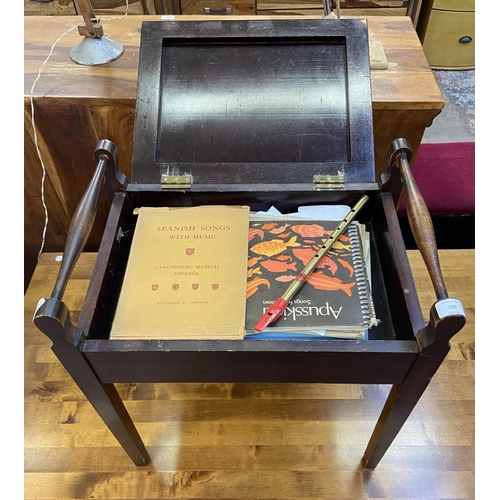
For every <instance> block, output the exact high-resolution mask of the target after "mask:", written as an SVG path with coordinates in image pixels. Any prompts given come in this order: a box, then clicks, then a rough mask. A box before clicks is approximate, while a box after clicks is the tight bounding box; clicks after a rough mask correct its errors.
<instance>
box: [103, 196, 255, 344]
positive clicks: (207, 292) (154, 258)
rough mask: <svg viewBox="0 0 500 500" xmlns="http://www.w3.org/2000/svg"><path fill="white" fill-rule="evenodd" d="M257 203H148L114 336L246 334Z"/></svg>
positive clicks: (238, 336) (230, 336)
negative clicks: (252, 216)
mask: <svg viewBox="0 0 500 500" xmlns="http://www.w3.org/2000/svg"><path fill="white" fill-rule="evenodd" d="M248 224H249V207H245V206H209V205H205V206H200V207H187V208H168V207H160V208H157V207H142V208H140V209H138V219H137V223H136V227H135V231H134V236H133V240H132V246H131V249H130V256H129V260H128V263H127V267H126V270H125V276H124V280H123V285H122V289H121V292H120V297H119V299H118V305H117V310H116V313H115V318H114V321H113V325H112V328H111V334H110V339H154V340H156V339H192V340H194V339H241V338H243V337H244V335H245V284H246V270H247V269H246V264H247V262H246V256H247V250H248V241H247V234H248Z"/></svg>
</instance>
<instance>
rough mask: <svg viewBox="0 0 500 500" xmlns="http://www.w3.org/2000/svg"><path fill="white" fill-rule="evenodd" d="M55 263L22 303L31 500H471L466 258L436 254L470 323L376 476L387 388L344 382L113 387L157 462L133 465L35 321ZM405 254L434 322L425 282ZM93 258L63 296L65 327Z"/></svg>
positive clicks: (41, 269) (413, 258) (469, 271)
mask: <svg viewBox="0 0 500 500" xmlns="http://www.w3.org/2000/svg"><path fill="white" fill-rule="evenodd" d="M57 255H58V254H56V253H46V254H44V255H42V257H41V260H40V262H39V264H38V266H37V268H36V270H35V273H34V275H33V279H32V281H31V284H30V286H29V288H28V290H27V293H26V295H25V349H24V358H25V363H24V367H25V368H24V372H25V383H24V391H25V400H24V401H25V404H24V463H25V466H24V498H25V499H26V500H29V499H36V500H39V499H40V498H51V499H53V500H55V499H65V500H68V499H81V498H114V499H123V500H125V499H129V500H131V499H143V498H166V496H168V497H169V498H170V497H175V498H195V497H196V498H242V497H246V498H248V497H252V498H271V497H272V498H278V497H279V498H313V497H314V498H332V499H333V498H375V497H376V498H387V499H388V498H392V499H394V498H474V490H475V479H474V478H475V453H474V450H475V439H474V436H475V428H474V416H475V415H474V412H475V392H474V366H475V365H474V293H475V292H474V283H475V281H474V256H475V252H474V250H442V251H440V252H439V255H440V259H441V264H442V268H443V274H444V277H445V280H446V284H447V287H448V291H449V293H450V295H451V296H454V297H457V298H459V299H460V300H461V301H462V304H463V306H464V309H465V313H466V315H467V324H466V326H465V327H464V328H463V330H462V331H460V332H459V333H458V334H457V335H455V337H453V338H452V340H451V342H450V344H451V351H450V352H449V354H448V356H447V357H446V359H445V360H444V362H443V364H442V365H441V367H440V368H439V370H438V372H437V373H436V375H435V376H434V377H433V379H432V381H431V383H430V385H429V387H428V388H427V390H426V392H425V393H424V395H423V397H422V399H421V400H420V401H419V403H418V405H417V407H416V408H415V409H414V411H413V413H412V415H410V417H409V419H408V421H407V422H406V424H405V425H404V427H403V429H402V430H401V432H400V433H399V435H398V437H397V439H396V441H395V442H394V443H393V444H392V446H391V447H390V448H389V450H388V451H387V453H386V455H385V456H384V458H383V459H382V461H381V462H380V464H379V465H378V467H377V469H376V471H375V472H374V473H371V472H367V471H363V470H362V469H361V468H360V466H359V461H360V458H361V456H362V454H363V451H364V449H365V447H366V444H367V440H368V438H369V436H370V434H371V432H372V430H373V427H374V425H375V422H376V419H377V418H378V415H379V413H380V410H381V408H382V406H383V402H384V400H385V398H386V397H387V392H388V390H389V387H387V386H380V385H349V384H343V385H338V384H181V383H179V384H177V383H172V384H117V389H118V391H119V393H120V395H121V397H122V399H123V400H124V403H125V405H126V406H127V409H128V410H129V412H130V413H131V416H132V419H133V420H134V422H136V424H137V426H138V430H139V432H140V434H141V436H142V437H143V439H144V442H145V444H146V447H147V448H148V451H149V453H150V455H151V458H152V464H151V465H149V466H147V467H144V468H137V467H135V466H134V464H133V463H132V462H131V460H130V459H129V458H128V456H126V454H125V452H124V451H123V450H122V449H121V447H120V446H119V445H118V443H117V441H116V440H115V439H114V437H113V436H112V434H111V432H109V430H108V429H107V428H106V427H105V425H104V423H103V422H102V421H101V419H100V418H99V416H98V415H97V413H96V412H95V411H94V409H93V408H92V407H91V405H90V403H88V401H87V400H86V399H85V396H84V395H83V394H82V393H81V391H80V390H79V389H78V387H77V386H76V384H75V383H74V382H73V380H72V379H71V378H70V377H69V375H68V373H67V372H66V370H65V369H64V367H63V366H62V365H61V363H60V362H59V361H58V360H57V358H56V357H55V356H54V354H53V353H52V351H51V350H50V341H49V339H47V338H46V337H45V336H44V335H43V334H42V333H40V332H39V331H38V330H37V329H36V328H35V327H34V326H33V325H32V317H33V312H34V309H35V307H36V304H37V302H38V300H39V299H40V298H41V297H47V296H48V295H49V294H50V293H51V289H52V286H53V283H54V280H55V277H56V274H57V271H58V269H59V263H58V262H57V261H56V260H55V257H56V256H57ZM408 255H409V259H410V264H411V266H412V270H413V275H414V279H415V283H416V286H417V291H418V293H419V297H420V301H421V305H422V310H423V312H424V318H428V315H429V312H428V311H429V307H430V305H431V304H432V302H433V301H434V297H433V292H432V285H431V283H430V280H429V278H428V275H427V271H426V270H425V266H424V264H423V261H422V259H421V257H420V254H419V253H418V252H417V251H409V252H408ZM95 257H96V254H94V253H84V254H83V255H82V257H81V258H80V261H79V262H78V264H77V266H76V268H75V271H74V273H73V276H72V279H71V280H70V283H69V285H68V288H67V291H66V294H65V296H64V301H65V303H66V304H67V305H68V307H69V308H70V310H71V311H72V316H73V321H75V319H76V318H75V316H76V314H78V311H79V308H80V306H81V304H82V302H83V298H84V295H85V289H86V287H87V284H88V280H89V278H90V275H91V272H92V267H93V263H94V260H95ZM299 369H300V367H299Z"/></svg>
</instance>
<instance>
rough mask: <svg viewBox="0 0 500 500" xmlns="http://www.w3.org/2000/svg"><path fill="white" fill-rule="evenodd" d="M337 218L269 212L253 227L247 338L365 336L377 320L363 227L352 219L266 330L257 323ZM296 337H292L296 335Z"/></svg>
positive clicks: (249, 271) (250, 241) (333, 225)
mask: <svg viewBox="0 0 500 500" xmlns="http://www.w3.org/2000/svg"><path fill="white" fill-rule="evenodd" d="M337 225H338V222H336V221H327V220H305V219H297V218H293V217H290V218H283V217H277V218H275V219H274V220H273V219H272V218H269V217H265V218H263V219H262V220H258V218H257V220H251V221H250V228H249V247H248V272H247V301H246V319H245V327H246V333H247V338H252V337H254V338H259V337H262V338H268V337H272V336H273V335H276V333H277V332H283V333H285V334H286V335H288V336H290V334H293V333H296V334H297V336H299V335H300V336H303V335H304V334H305V335H308V336H321V337H337V338H363V337H365V336H366V332H367V330H368V329H369V328H371V327H372V326H374V325H376V324H377V323H378V321H377V319H376V314H375V309H374V306H373V300H372V295H371V287H370V280H369V276H368V271H367V262H366V258H365V252H364V248H363V241H364V240H363V239H362V236H361V233H360V231H361V229H362V226H361V225H360V224H359V223H357V222H352V223H351V224H350V225H349V227H348V228H347V230H346V231H345V233H344V234H343V235H342V236H341V237H340V238H339V240H338V241H337V242H336V243H335V244H334V245H333V247H332V249H331V250H330V251H329V252H328V254H327V255H326V256H325V257H323V258H322V259H321V260H320V261H319V263H318V265H317V267H316V268H315V269H314V271H313V272H312V273H311V274H310V275H309V276H308V278H307V280H306V282H305V283H304V285H303V286H302V287H301V289H300V290H299V292H298V293H297V294H296V295H295V297H294V298H293V300H292V301H291V302H290V304H289V305H288V307H287V308H286V310H285V312H284V314H283V315H282V316H281V317H280V318H279V319H278V320H277V321H275V322H274V323H272V324H271V325H269V326H268V327H267V328H266V331H265V332H264V333H263V334H259V333H257V332H256V331H255V330H254V326H255V324H256V323H257V321H258V320H259V318H260V317H261V316H262V314H263V313H264V311H265V310H266V309H267V308H268V307H269V305H270V304H272V303H273V302H274V300H276V299H277V298H278V297H280V296H281V295H282V294H283V293H284V291H285V290H286V289H287V287H288V285H289V283H290V281H292V280H293V279H294V277H295V276H296V275H297V273H298V272H300V271H301V269H302V268H303V267H304V265H306V264H307V263H308V262H309V261H310V259H311V258H312V257H313V256H314V255H315V254H316V252H317V251H318V250H319V249H320V248H321V246H322V245H323V244H324V242H325V241H326V240H327V239H328V237H329V235H330V234H331V233H332V232H333V231H334V230H335V228H336V227H337ZM292 338H293V336H292Z"/></svg>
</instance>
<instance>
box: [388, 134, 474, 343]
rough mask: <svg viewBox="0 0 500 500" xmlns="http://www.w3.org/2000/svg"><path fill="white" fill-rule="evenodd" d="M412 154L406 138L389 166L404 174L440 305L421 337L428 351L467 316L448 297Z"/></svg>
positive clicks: (396, 145)
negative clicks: (412, 168) (429, 347)
mask: <svg viewBox="0 0 500 500" xmlns="http://www.w3.org/2000/svg"><path fill="white" fill-rule="evenodd" d="M412 155H413V152H412V148H411V145H410V143H409V142H408V141H407V140H406V139H403V138H400V139H396V140H395V141H393V142H392V143H391V145H390V146H389V150H388V163H389V167H390V168H393V167H397V168H398V169H399V171H400V175H401V182H402V184H403V191H404V193H405V196H406V208H407V212H408V220H409V223H410V229H411V232H412V234H413V238H414V239H415V242H416V244H417V247H418V249H419V250H420V253H421V254H422V258H423V260H424V263H425V265H426V267H427V270H428V272H429V275H430V278H431V281H432V285H433V287H434V292H435V294H436V298H437V302H435V303H434V305H433V306H432V307H431V314H430V321H429V324H428V325H427V326H426V327H425V328H424V329H423V330H422V331H421V332H419V334H418V335H417V340H418V342H419V344H420V346H421V348H425V347H428V346H429V345H431V344H432V343H433V342H434V340H436V339H438V338H439V339H443V340H446V341H449V339H450V338H451V337H452V336H453V335H455V334H456V333H458V332H459V331H460V330H461V329H462V327H463V326H464V325H465V313H464V309H463V307H462V304H461V302H460V301H459V300H458V299H456V298H450V297H448V292H447V290H446V285H445V282H444V278H443V274H442V272H441V266H440V263H439V255H438V249H437V244H436V236H435V234H434V228H433V224H432V219H431V216H430V213H429V210H428V209H427V205H426V203H425V200H424V199H423V197H422V195H421V193H420V190H419V189H418V186H417V184H416V182H415V179H414V178H413V175H412V172H411V169H410V160H411V158H412ZM438 330H439V332H440V333H439V334H438V333H437V331H438ZM441 332H442V333H441Z"/></svg>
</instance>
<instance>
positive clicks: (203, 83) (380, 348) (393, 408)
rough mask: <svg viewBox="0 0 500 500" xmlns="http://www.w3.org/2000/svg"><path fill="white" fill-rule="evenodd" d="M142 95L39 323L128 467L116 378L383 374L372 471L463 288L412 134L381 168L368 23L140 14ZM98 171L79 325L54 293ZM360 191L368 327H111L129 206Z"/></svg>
mask: <svg viewBox="0 0 500 500" xmlns="http://www.w3.org/2000/svg"><path fill="white" fill-rule="evenodd" d="M216 60H219V61H220V60H223V61H224V64H219V65H214V64H213V61H216ZM270 96H274V99H273V100H272V101H271V100H270V99H269V98H270ZM137 97H138V98H137V106H136V119H135V130H134V154H133V163H132V174H131V180H130V182H128V180H127V179H126V177H125V176H124V175H123V173H122V172H121V171H120V169H119V165H118V151H117V148H116V146H115V144H114V143H112V142H111V141H109V140H106V139H103V140H100V141H99V142H98V144H97V147H96V149H95V153H94V157H95V160H96V163H97V166H96V170H95V173H94V176H93V178H92V180H91V182H90V184H89V187H88V188H87V191H86V192H85V193H84V195H83V197H82V199H81V202H80V204H79V206H78V207H77V210H76V212H75V214H74V216H73V220H72V223H71V226H70V230H69V234H68V239H67V242H66V246H65V250H64V258H63V261H62V263H61V267H60V270H59V274H58V277H57V280H56V283H55V285H54V289H53V292H52V295H51V296H50V297H49V298H45V299H41V300H40V302H39V304H38V306H37V309H36V311H35V314H34V323H35V325H36V326H37V328H38V329H39V330H41V331H42V332H43V333H45V334H46V335H47V336H48V337H49V338H50V339H51V340H52V347H51V348H52V350H53V352H54V354H55V355H56V356H57V358H58V359H59V360H60V361H61V363H62V364H63V365H64V367H65V368H66V370H67V371H68V372H69V374H70V375H71V376H72V377H73V379H74V380H75V382H76V383H77V385H78V386H79V387H80V389H81V390H82V391H83V393H84V394H85V396H86V397H87V398H88V401H89V402H90V403H91V404H92V405H93V407H94V408H95V410H96V411H97V412H98V414H99V415H100V417H101V418H102V420H103V421H104V422H105V424H106V425H107V426H108V428H109V429H110V430H111V432H112V433H113V435H114V436H115V437H116V439H117V440H118V442H119V443H120V444H121V446H122V447H123V449H124V450H125V451H126V453H127V454H128V455H129V457H130V458H131V459H132V460H133V462H134V463H135V464H136V465H138V466H142V465H146V464H148V462H149V457H148V453H147V451H146V448H145V446H144V444H143V442H142V439H141V437H140V435H139V433H138V432H137V430H136V427H135V425H134V423H133V421H132V420H131V418H130V416H129V414H128V412H127V410H126V408H125V406H124V404H123V402H122V400H121V399H120V397H119V394H118V392H117V390H116V388H115V386H114V384H115V383H146V382H150V383H168V382H186V383H189V382H202V383H203V382H206V383H209V382H217V383H226V382H232V383H238V382H246V383H251V382H259V383H264V382H265V383H276V384H277V383H325V384H344V383H346V384H391V385H392V390H391V391H390V394H389V396H388V398H387V401H386V403H385V406H384V408H383V410H382V413H381V415H380V418H379V420H378V422H377V423H376V425H375V429H374V431H373V434H372V436H371V439H370V440H369V442H368V445H367V448H366V451H365V454H364V456H363V458H362V462H363V466H364V467H366V468H368V469H373V468H375V467H376V466H377V464H378V463H379V461H380V460H381V458H382V457H383V455H384V453H385V452H386V450H387V449H388V448H389V446H390V445H391V443H392V441H393V440H394V438H395V437H396V436H397V434H398V432H399V431H400V429H401V428H402V426H403V424H404V423H405V421H406V419H407V418H408V417H409V415H410V414H411V412H412V410H413V408H414V407H415V405H416V404H417V402H418V400H419V398H420V397H421V396H422V394H423V393H424V391H425V389H426V387H427V386H428V384H429V382H430V381H431V379H432V377H433V375H434V373H435V372H436V371H437V370H438V368H439V366H440V365H441V363H442V361H443V360H444V358H445V356H446V354H447V353H448V351H449V348H450V347H449V340H450V338H451V337H452V336H453V335H455V334H456V333H457V332H458V331H459V330H460V329H461V328H462V327H463V326H464V324H465V314H464V312H463V307H462V305H461V303H460V301H459V300H458V299H455V298H450V297H448V293H447V290H446V286H445V283H444V280H443V277H442V273H441V270H440V265H439V259H438V252H437V248H436V242H435V237H434V232H433V228H432V222H431V219H430V216H429V212H428V210H427V208H426V206H425V202H424V200H423V199H422V197H421V195H420V193H419V190H418V188H417V186H416V184H415V182H414V180H413V177H412V174H411V170H410V160H411V156H412V148H411V145H410V144H409V142H408V141H407V140H406V139H404V138H397V139H395V140H394V141H393V142H392V143H390V144H387V151H388V168H387V171H386V172H384V173H383V175H382V176H381V178H380V180H379V181H378V182H377V181H376V178H375V177H376V176H375V161H374V156H375V153H374V143H373V126H372V107H371V88H370V67H369V54H368V33H367V27H366V22H365V21H363V20H360V19H345V20H336V21H335V22H332V21H331V20H328V19H314V20H311V19H294V20H287V19H283V20H272V21H270V20H227V21H203V22H192V23H191V22H185V21H184V22H175V21H171V22H161V21H151V22H145V23H143V25H142V30H141V52H140V60H139V77H138V88H137ZM228 109H229V112H228V111H227V110H228ZM201 130H204V131H207V130H209V131H210V133H206V132H205V133H201V132H200V131H201ZM195 149H196V156H195V155H194V150H195ZM167 167H168V168H167ZM102 185H104V189H105V191H106V194H107V197H108V199H109V201H110V204H111V208H110V211H109V217H108V221H107V225H106V228H105V231H104V235H103V238H102V242H101V246H100V248H99V252H98V255H97V259H96V263H95V268H94V271H93V273H92V277H91V280H90V284H89V287H88V290H87V294H86V298H85V301H84V304H83V307H82V311H81V313H80V316H79V318H78V322H77V324H76V325H74V324H72V321H71V315H70V311H69V310H68V308H67V307H66V305H65V304H64V302H63V296H64V291H65V289H66V286H67V283H68V280H69V279H70V276H71V272H72V270H73V268H74V266H75V264H76V261H77V260H78V257H79V255H80V254H81V252H82V250H83V249H84V247H85V242H86V241H87V238H88V236H89V233H90V231H91V227H92V223H93V220H94V217H95V213H96V206H97V200H98V197H99V193H100V190H101V187H102ZM402 188H403V189H404V192H405V195H406V203H407V210H408V214H409V218H410V220H411V224H412V230H413V233H414V237H415V240H416V242H417V245H418V247H419V250H420V251H421V253H422V256H423V259H424V261H425V263H426V266H427V268H428V271H429V274H430V277H431V280H432V283H433V287H434V291H435V294H436V298H437V301H436V302H435V304H434V305H433V306H432V308H431V310H430V317H429V319H428V321H427V322H425V321H424V317H423V314H422V311H421V308H420V305H419V301H418V297H417V292H416V288H415V284H414V281H413V277H412V274H411V270H410V265H409V262H408V257H407V254H406V249H405V246H404V242H403V238H402V235H401V231H400V228H399V224H398V218H397V214H396V209H395V206H396V205H397V202H398V200H399V198H400V195H401V190H402ZM363 194H366V195H368V197H369V201H368V203H367V204H366V205H365V206H364V207H363V209H362V210H361V212H360V214H359V216H358V218H357V219H358V220H359V221H360V222H361V223H364V224H365V225H366V227H367V229H368V231H369V233H370V254H371V256H370V258H371V272H372V291H373V300H374V305H375V311H376V313H377V318H378V319H379V320H381V322H380V324H378V325H377V326H375V327H372V328H371V329H370V330H369V338H368V340H359V339H356V340H349V339H345V340H332V341H326V340H304V341H302V340H300V341H299V340H293V341H287V340H249V339H243V340H230V341H228V340H189V341H188V340H161V341H159V340H127V341H125V340H109V331H110V328H111V324H112V321H113V315H114V310H115V308H116V303H117V300H118V296H119V292H120V286H121V282H122V279H123V275H124V271H125V268H126V263H127V258H128V254H129V251H130V245H131V241H132V238H133V230H134V227H135V221H136V216H135V215H134V214H133V210H134V208H136V207H140V206H143V205H148V206H165V205H167V206H195V205H204V204H245V205H249V206H250V207H251V209H252V210H263V209H267V208H269V206H271V205H274V206H276V207H277V208H278V209H280V210H281V211H282V212H286V211H289V210H290V211H294V209H296V207H297V206H299V205H304V204H306V203H309V204H328V203H338V204H345V205H349V206H353V205H354V203H355V202H356V201H357V200H358V199H359V198H360V196H362V195H363ZM297 366H300V367H301V369H300V370H297Z"/></svg>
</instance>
